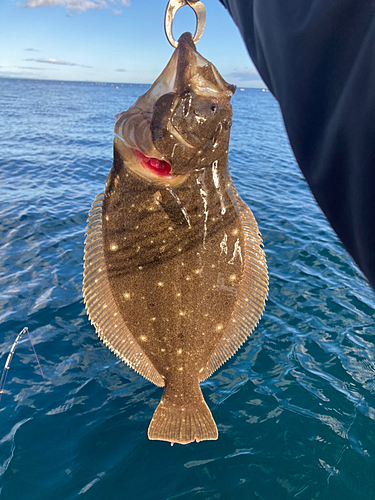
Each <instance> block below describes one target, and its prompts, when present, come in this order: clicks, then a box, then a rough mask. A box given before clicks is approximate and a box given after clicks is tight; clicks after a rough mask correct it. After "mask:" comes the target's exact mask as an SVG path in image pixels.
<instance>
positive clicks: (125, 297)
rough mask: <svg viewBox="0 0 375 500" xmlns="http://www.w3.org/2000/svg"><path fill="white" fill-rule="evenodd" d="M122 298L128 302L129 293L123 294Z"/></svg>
mask: <svg viewBox="0 0 375 500" xmlns="http://www.w3.org/2000/svg"><path fill="white" fill-rule="evenodd" d="M123 296H124V299H126V300H129V299H130V293H129V292H125V293H124V294H123Z"/></svg>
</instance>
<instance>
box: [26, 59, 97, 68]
mask: <svg viewBox="0 0 375 500" xmlns="http://www.w3.org/2000/svg"><path fill="white" fill-rule="evenodd" d="M24 61H33V62H38V63H47V64H59V65H61V66H79V67H81V68H91V67H92V66H85V65H84V64H76V63H71V62H68V61H60V60H59V59H55V58H54V57H50V58H49V59H34V58H29V59H24Z"/></svg>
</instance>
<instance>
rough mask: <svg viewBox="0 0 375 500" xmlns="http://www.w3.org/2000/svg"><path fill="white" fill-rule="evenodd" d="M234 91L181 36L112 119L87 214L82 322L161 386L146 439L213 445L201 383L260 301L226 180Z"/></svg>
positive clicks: (244, 216) (263, 281) (253, 250)
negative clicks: (107, 153)
mask: <svg viewBox="0 0 375 500" xmlns="http://www.w3.org/2000/svg"><path fill="white" fill-rule="evenodd" d="M234 91H235V86H233V85H230V84H228V83H227V82H225V81H224V80H223V78H222V77H221V75H220V74H219V72H218V71H217V69H216V68H215V66H213V65H212V64H211V63H210V62H208V61H207V60H206V59H204V58H203V57H202V56H201V55H200V54H199V53H198V52H197V51H196V48H195V45H194V42H193V39H192V36H191V34H190V33H184V34H183V35H182V36H181V37H180V39H179V41H178V47H177V49H176V50H175V51H174V53H173V55H172V57H171V59H170V61H169V63H168V65H167V66H166V68H165V69H164V71H163V72H162V74H161V75H160V76H159V78H158V79H157V80H156V81H155V83H154V84H153V85H152V86H151V88H150V89H149V90H148V91H147V92H146V93H145V94H144V95H142V96H141V97H139V98H138V100H137V101H136V102H135V104H133V105H132V106H131V107H130V108H129V109H128V110H127V111H125V112H123V113H120V114H119V115H117V116H116V125H115V139H114V160H113V167H112V169H111V171H110V173H109V175H108V178H107V181H106V185H105V192H104V194H99V195H98V196H97V197H96V200H95V201H94V203H93V206H92V209H91V211H90V214H89V219H88V225H87V238H86V242H85V270H84V300H85V304H86V308H87V312H88V315H89V318H90V320H91V322H92V324H93V325H94V327H95V329H96V331H97V333H98V335H99V337H100V338H101V339H102V341H103V342H104V343H105V345H107V346H108V347H109V348H110V349H111V351H113V352H114V353H115V354H116V355H117V356H118V357H119V358H121V359H122V360H123V361H124V362H125V363H126V364H127V365H129V366H130V367H131V368H133V369H134V370H135V371H136V372H138V373H139V374H141V375H142V376H143V377H145V378H146V379H148V380H149V381H151V382H153V383H154V384H156V385H157V386H160V387H164V392H163V395H162V398H161V401H160V403H159V405H158V407H157V408H156V410H155V413H154V415H153V418H152V420H151V423H150V426H149V429H148V437H149V439H158V440H164V441H170V442H172V443H174V442H176V443H189V442H192V441H202V440H206V439H217V437H218V431H217V427H216V425H215V422H214V420H213V418H212V415H211V412H210V410H209V408H208V406H207V405H206V403H205V401H204V398H203V395H202V392H201V389H200V386H199V383H200V382H201V381H203V380H205V379H206V378H207V377H209V376H210V375H211V374H212V373H213V372H214V371H215V370H217V369H218V368H219V367H220V366H221V365H222V364H223V363H224V362H225V361H226V360H227V359H228V358H230V357H231V356H232V355H233V354H234V353H235V352H236V351H237V349H238V348H239V347H240V346H241V345H242V344H243V342H244V341H245V339H246V338H247V337H248V335H249V334H250V333H251V332H252V331H253V329H254V328H255V326H256V325H257V323H258V321H259V318H260V317H261V315H262V313H263V309H264V305H265V300H266V297H267V293H268V275H267V266H266V259H265V255H264V252H263V249H262V240H261V236H260V233H259V230H258V227H257V223H256V221H255V219H254V217H253V214H252V213H251V211H250V209H249V208H248V207H247V206H246V205H245V203H244V202H243V201H242V200H241V198H240V197H239V195H238V193H237V191H236V189H235V187H234V185H233V182H232V179H231V177H230V174H229V171H228V144H229V134H230V127H231V123H232V108H231V104H230V98H231V96H232V94H233V92H234Z"/></svg>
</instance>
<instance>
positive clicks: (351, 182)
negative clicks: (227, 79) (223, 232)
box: [220, 0, 375, 288]
mask: <svg viewBox="0 0 375 500" xmlns="http://www.w3.org/2000/svg"><path fill="white" fill-rule="evenodd" d="M220 1H221V3H222V4H224V6H225V7H226V8H227V9H228V10H229V12H230V14H231V16H232V17H233V19H234V21H235V23H236V24H237V26H238V28H239V29H240V32H241V34H242V37H243V39H244V41H245V44H246V46H247V49H248V51H249V54H250V56H251V58H252V60H253V62H254V64H255V66H256V67H257V69H258V71H259V73H260V75H261V76H262V78H263V80H264V82H265V83H266V84H267V86H268V88H269V89H270V91H271V92H272V93H273V94H274V96H275V97H276V99H277V100H278V102H279V104H280V108H281V112H282V114H283V118H284V122H285V127H286V130H287V133H288V136H289V140H290V143H291V146H292V149H293V151H294V154H295V157H296V159H297V162H298V164H299V166H300V168H301V170H302V172H303V174H304V176H305V178H306V180H307V182H308V184H309V186H310V188H311V191H312V192H313V194H314V196H315V198H316V201H317V202H318V204H319V205H320V207H321V208H322V210H323V212H324V214H325V215H326V217H327V219H328V220H329V222H330V224H331V225H332V227H333V229H334V230H335V231H336V233H337V235H338V237H339V238H340V239H341V241H342V242H343V244H344V246H345V247H346V249H347V250H348V252H349V253H350V254H351V256H352V257H353V259H354V260H355V262H356V263H357V265H358V266H359V268H360V269H361V270H362V272H363V273H364V274H365V276H366V277H367V278H368V280H369V281H370V283H371V285H372V286H373V288H375V1H374V0H220Z"/></svg>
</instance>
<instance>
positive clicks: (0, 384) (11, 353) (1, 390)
mask: <svg viewBox="0 0 375 500" xmlns="http://www.w3.org/2000/svg"><path fill="white" fill-rule="evenodd" d="M26 333H27V336H28V338H29V340H30V344H31V347H32V349H33V351H34V354H35V358H36V362H37V363H38V366H39V370H40V373H41V375H42V377H43V379H44V380H46V377H45V376H44V373H43V370H42V367H41V366H40V362H39V358H38V356H37V354H36V351H35V348H34V345H33V343H32V341H31V336H30V332H29V329H28V328H27V327H25V328H23V329H22V331H20V333H19V334H18V335H17V337H16V340H15V341H14V342H13V344H12V347H11V348H10V351H9V354H8V357H7V360H6V362H5V366H4V370H3V373H2V374H1V379H0V402H1V398H2V396H3V394H4V387H5V382H6V380H7V376H8V371H9V368H10V363H11V361H12V358H13V356H14V352H15V350H16V347H17V345H18V344H19V342H20V340H21V338H22V337H23V336H24V335H25V334H26Z"/></svg>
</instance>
